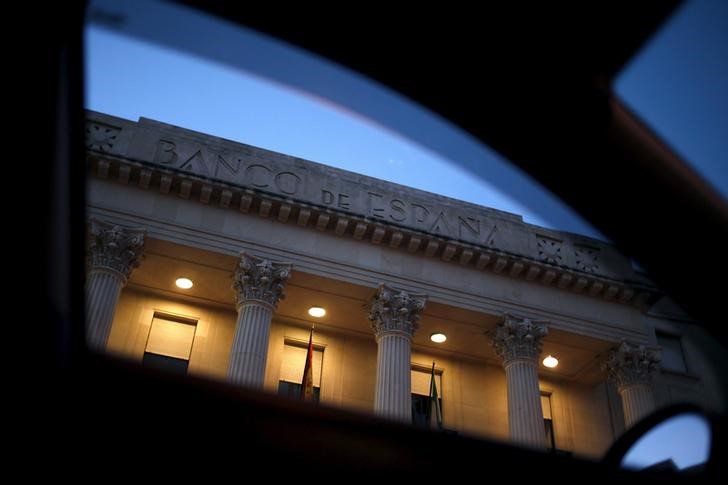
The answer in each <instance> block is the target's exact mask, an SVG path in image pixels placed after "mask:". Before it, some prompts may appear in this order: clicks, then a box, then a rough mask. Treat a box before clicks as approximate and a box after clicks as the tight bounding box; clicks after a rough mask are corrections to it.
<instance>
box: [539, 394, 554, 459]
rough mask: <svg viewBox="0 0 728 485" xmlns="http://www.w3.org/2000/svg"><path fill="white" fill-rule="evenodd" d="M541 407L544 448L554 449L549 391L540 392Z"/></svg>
mask: <svg viewBox="0 0 728 485" xmlns="http://www.w3.org/2000/svg"><path fill="white" fill-rule="evenodd" d="M541 409H542V410H543V425H544V429H545V430H546V448H547V449H548V450H550V451H553V450H556V439H555V438H554V421H553V415H552V414H551V393H547V392H542V393H541Z"/></svg>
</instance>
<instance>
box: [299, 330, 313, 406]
mask: <svg viewBox="0 0 728 485" xmlns="http://www.w3.org/2000/svg"><path fill="white" fill-rule="evenodd" d="M301 400H303V401H313V327H311V333H310V335H309V337H308V352H307V353H306V365H305V366H304V367H303V379H302V380H301Z"/></svg>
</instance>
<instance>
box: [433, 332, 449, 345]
mask: <svg viewBox="0 0 728 485" xmlns="http://www.w3.org/2000/svg"><path fill="white" fill-rule="evenodd" d="M430 340H432V341H433V342H435V343H436V344H441V343H443V342H444V341H445V340H447V337H446V336H445V334H444V333H439V332H438V333H433V334H432V335H430Z"/></svg>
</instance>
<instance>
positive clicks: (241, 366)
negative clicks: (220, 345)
mask: <svg viewBox="0 0 728 485" xmlns="http://www.w3.org/2000/svg"><path fill="white" fill-rule="evenodd" d="M290 275H291V265H290V263H280V262H275V261H270V260H267V259H263V258H259V257H257V256H253V255H251V254H246V253H244V252H242V253H240V259H239V260H238V264H237V266H236V268H235V274H234V276H233V290H234V291H235V300H236V305H235V306H236V308H237V309H238V320H237V322H236V323H235V335H234V336H233V345H232V348H231V349H230V359H229V361H228V372H227V377H228V380H229V381H231V382H233V383H235V384H241V385H244V386H248V387H253V388H256V389H262V388H263V383H264V382H265V365H266V357H267V356H268V339H269V337H270V325H271V319H272V318H273V311H274V310H275V308H276V305H277V304H278V301H279V300H280V299H281V298H283V288H284V287H285V285H286V281H287V280H288V278H289V277H290Z"/></svg>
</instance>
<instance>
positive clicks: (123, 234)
mask: <svg viewBox="0 0 728 485" xmlns="http://www.w3.org/2000/svg"><path fill="white" fill-rule="evenodd" d="M89 225H90V228H89V232H90V235H91V244H90V246H89V253H90V254H89V256H90V262H91V271H106V272H109V273H112V274H114V275H115V276H117V277H119V278H120V279H121V281H122V283H123V284H126V281H127V279H128V278H129V276H130V275H131V272H132V270H134V268H136V267H138V266H139V263H140V261H141V257H142V252H143V251H144V239H145V236H146V230H144V229H130V228H124V227H121V226H118V225H116V224H111V223H109V222H105V221H101V220H98V219H93V218H92V219H90V221H89Z"/></svg>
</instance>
